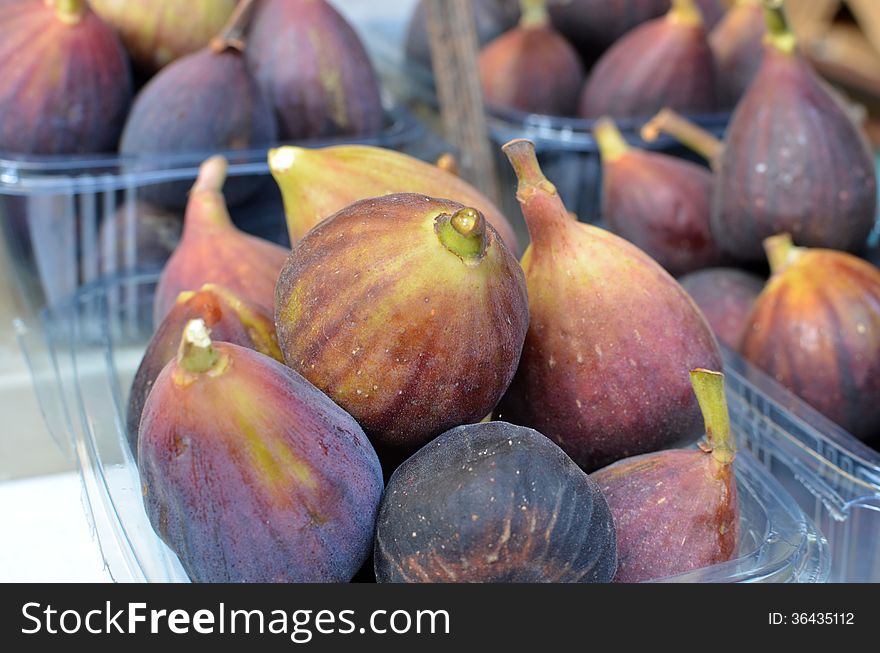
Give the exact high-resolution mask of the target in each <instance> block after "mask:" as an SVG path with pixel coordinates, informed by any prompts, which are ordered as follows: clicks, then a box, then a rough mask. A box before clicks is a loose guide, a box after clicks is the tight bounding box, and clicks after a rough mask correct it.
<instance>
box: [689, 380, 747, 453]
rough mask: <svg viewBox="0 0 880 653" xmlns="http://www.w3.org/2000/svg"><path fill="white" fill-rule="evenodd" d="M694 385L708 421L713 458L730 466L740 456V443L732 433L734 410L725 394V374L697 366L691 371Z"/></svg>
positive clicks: (708, 434) (707, 426)
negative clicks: (738, 452) (731, 417)
mask: <svg viewBox="0 0 880 653" xmlns="http://www.w3.org/2000/svg"><path fill="white" fill-rule="evenodd" d="M690 376H691V386H692V387H693V389H694V394H695V395H696V396H697V402H698V403H699V404H700V411H701V412H702V413H703V421H704V422H705V424H706V438H707V440H708V441H709V447H710V448H711V451H712V458H714V459H715V461H716V462H717V463H719V464H721V465H729V464H730V463H732V462H733V459H734V457H735V456H736V445H735V444H734V442H733V438H732V437H731V433H730V412H729V411H728V410H727V397H726V396H725V394H724V374H722V373H721V372H713V371H712V370H705V369H702V368H697V369H695V370H691V374H690Z"/></svg>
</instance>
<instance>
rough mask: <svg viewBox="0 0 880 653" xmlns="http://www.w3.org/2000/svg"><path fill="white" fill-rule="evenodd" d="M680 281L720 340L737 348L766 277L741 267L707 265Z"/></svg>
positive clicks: (681, 278)
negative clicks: (709, 266)
mask: <svg viewBox="0 0 880 653" xmlns="http://www.w3.org/2000/svg"><path fill="white" fill-rule="evenodd" d="M678 282H679V283H680V284H681V287H682V288H684V289H685V290H686V291H687V293H688V294H689V295H690V296H691V298H693V300H694V301H695V302H696V303H697V306H699V307H700V310H701V311H703V315H705V316H706V320H707V321H708V322H709V325H710V326H711V327H712V330H713V331H714V332H715V335H716V336H717V338H718V340H720V341H721V342H723V343H724V344H725V345H727V346H728V347H730V348H731V349H736V348H737V347H738V346H739V341H740V338H741V337H742V334H743V331H744V330H745V327H746V321H747V320H748V317H749V313H751V311H752V306H754V304H755V300H756V299H757V298H758V295H760V294H761V290H762V289H763V288H764V279H762V278H761V277H759V276H758V275H756V274H752V273H751V272H746V271H745V270H739V269H737V268H707V269H705V270H699V271H697V272H692V273H690V274H687V275H685V276H683V277H680V278H679V279H678Z"/></svg>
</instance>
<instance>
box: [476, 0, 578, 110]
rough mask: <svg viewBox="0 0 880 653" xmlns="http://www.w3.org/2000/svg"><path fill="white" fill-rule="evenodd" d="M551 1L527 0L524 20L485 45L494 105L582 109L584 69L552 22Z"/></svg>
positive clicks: (482, 61) (486, 89)
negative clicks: (548, 3) (548, 8)
mask: <svg viewBox="0 0 880 653" xmlns="http://www.w3.org/2000/svg"><path fill="white" fill-rule="evenodd" d="M546 4H547V2H546V0H523V13H522V18H521V19H520V21H519V24H518V25H517V26H516V27H514V28H513V29H511V30H509V31H507V32H505V33H504V34H502V35H501V36H499V37H498V38H496V39H494V40H493V41H491V42H490V43H488V44H487V45H486V46H485V47H484V48H483V49H482V50H481V51H480V56H479V62H478V63H479V68H480V85H481V86H482V89H483V98H484V100H485V102H486V103H487V105H488V106H489V107H494V108H501V109H516V110H518V111H526V112H529V113H539V114H546V115H553V116H572V115H574V114H575V113H576V112H577V105H578V94H579V93H580V89H581V86H583V83H584V70H583V67H582V65H581V62H580V60H579V59H578V55H577V52H576V51H575V49H574V48H573V47H572V46H571V45H569V44H568V42H567V41H566V40H565V38H563V37H562V35H561V34H559V33H558V32H557V31H556V30H555V29H554V28H553V25H552V24H551V23H550V16H549V14H548V13H547V7H546ZM549 71H552V73H550V72H549ZM548 73H549V74H548Z"/></svg>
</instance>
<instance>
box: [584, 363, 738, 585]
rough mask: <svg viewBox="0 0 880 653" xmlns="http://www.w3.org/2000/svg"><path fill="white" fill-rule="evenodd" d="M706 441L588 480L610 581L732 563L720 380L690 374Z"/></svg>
mask: <svg viewBox="0 0 880 653" xmlns="http://www.w3.org/2000/svg"><path fill="white" fill-rule="evenodd" d="M691 380H692V382H693V385H694V393H695V394H696V395H697V398H698V399H699V402H700V407H701V409H702V411H703V417H704V419H705V420H706V437H707V441H708V442H707V444H704V445H703V444H702V443H701V445H702V446H701V447H700V449H673V450H670V451H659V452H656V453H649V454H643V455H641V456H635V457H633V458H626V459H624V460H620V461H618V462H616V463H614V464H613V465H610V466H609V467H605V468H604V469H600V470H599V471H597V472H595V473H594V474H593V475H592V478H593V480H594V481H595V482H596V483H597V484H598V485H599V487H600V488H601V489H602V492H603V493H604V494H605V496H606V497H607V498H608V505H609V506H610V508H611V514H612V515H613V516H614V527H615V529H616V531H617V548H618V558H619V561H618V566H617V575H616V576H615V578H614V580H615V581H616V582H620V583H636V582H641V581H646V580H657V579H661V578H666V577H668V576H672V575H674V574H680V573H683V572H686V571H690V570H692V569H699V568H701V567H708V566H710V565H714V564H718V563H720V562H726V561H727V560H730V559H731V558H733V556H734V554H735V552H736V547H737V534H738V532H739V503H738V501H737V494H736V477H735V475H734V468H733V461H734V457H735V455H736V450H735V445H734V442H733V436H732V435H731V433H730V416H729V415H728V412H727V402H726V400H725V398H724V375H722V374H721V373H719V372H710V371H709V370H701V369H697V370H694V371H693V372H691Z"/></svg>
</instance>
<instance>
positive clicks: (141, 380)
mask: <svg viewBox="0 0 880 653" xmlns="http://www.w3.org/2000/svg"><path fill="white" fill-rule="evenodd" d="M194 319H201V320H202V321H203V322H204V323H205V325H206V326H207V327H208V328H210V330H211V338H212V339H213V340H215V341H217V340H221V341H223V342H231V343H232V344H234V345H239V346H241V347H248V348H249V349H253V350H254V351H258V352H260V353H261V354H265V355H266V356H271V357H272V358H274V359H275V360H277V361H279V362H282V363H283V362H284V361H283V359H282V356H281V350H280V349H279V348H278V339H277V338H276V337H275V323H274V321H273V319H272V313H271V312H269V311H267V310H266V309H265V308H263V307H261V306H257V305H256V304H252V303H250V302H248V301H246V300H244V299H242V298H241V297H239V296H237V295H236V294H235V293H234V292H232V291H231V290H229V289H228V288H223V287H222V286H217V285H214V284H210V283H206V284H205V285H204V286H202V287H201V288H200V289H199V290H196V291H191V290H187V291H185V292H182V293H180V294H179V295H178V296H177V301H175V303H174V306H173V307H172V308H171V310H170V311H169V313H168V315H166V316H165V319H164V320H162V323H161V324H160V325H159V326H158V327H157V328H156V332H155V333H154V334H153V337H152V338H151V339H150V342H149V344H148V345H147V349H146V351H145V352H144V357H143V358H142V359H141V363H140V365H139V366H138V369H137V372H136V373H135V375H134V380H133V381H132V383H131V390H130V391H129V394H128V408H127V412H126V418H125V422H126V426H127V435H128V442H129V444H130V445H131V450H132V453H134V454H135V455H137V433H138V424H140V421H141V413H142V412H143V410H144V404H145V403H146V401H147V397H148V396H149V394H150V390H152V388H153V383H154V382H155V381H156V378H157V377H158V376H159V372H161V371H162V368H164V367H165V365H167V364H168V361H170V360H171V359H173V358H174V356H175V354H176V353H177V349H178V347H179V346H180V334H181V333H183V330H184V327H186V325H187V323H189V321H190V320H194Z"/></svg>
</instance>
